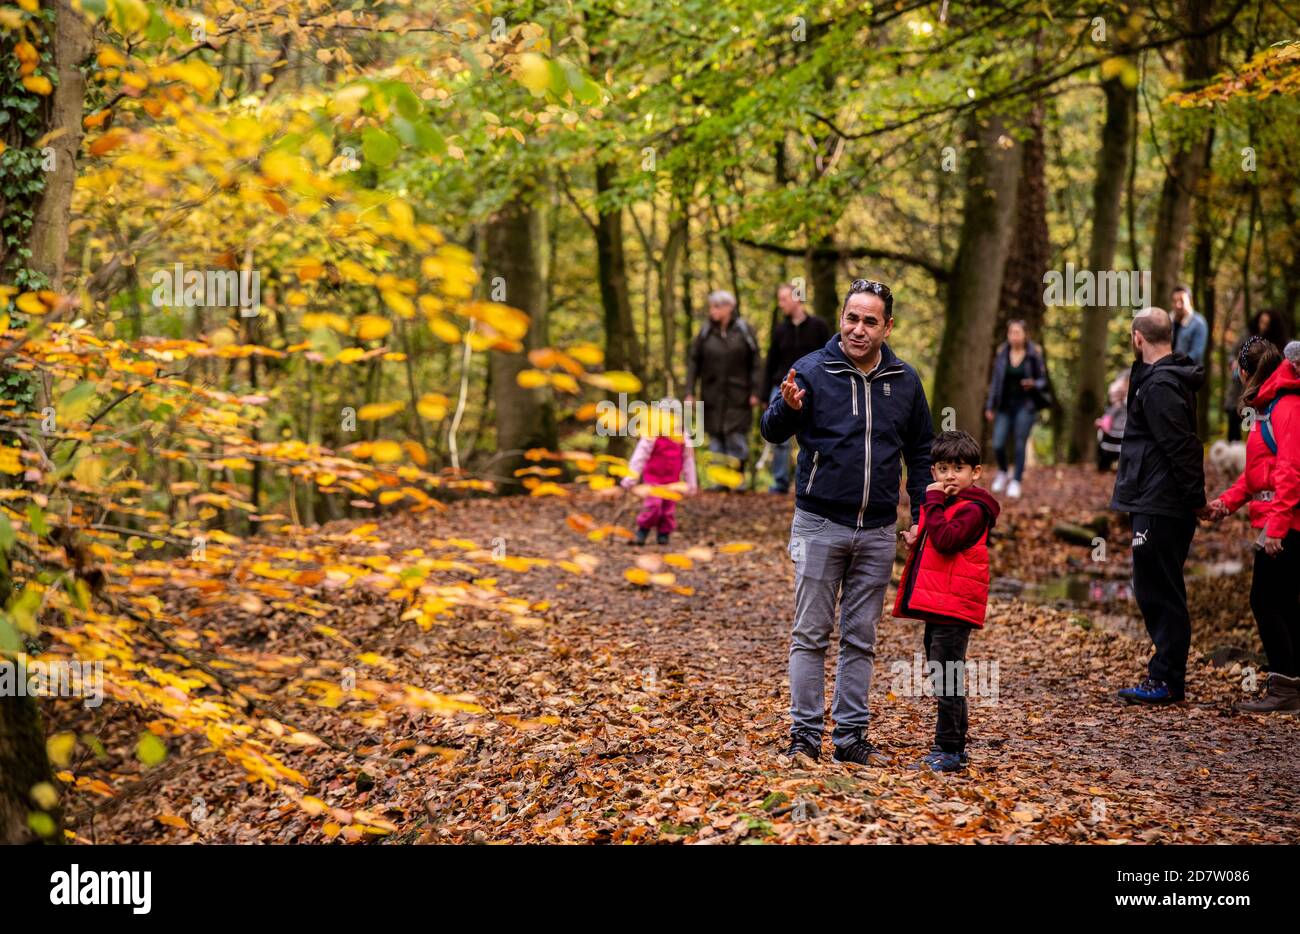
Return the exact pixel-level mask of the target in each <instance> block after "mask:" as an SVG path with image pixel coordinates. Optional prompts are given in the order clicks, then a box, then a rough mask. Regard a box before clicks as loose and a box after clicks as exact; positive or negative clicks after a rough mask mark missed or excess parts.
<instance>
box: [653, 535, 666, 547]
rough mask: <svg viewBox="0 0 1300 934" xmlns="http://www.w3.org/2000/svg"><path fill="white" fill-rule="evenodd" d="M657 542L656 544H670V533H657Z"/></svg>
mask: <svg viewBox="0 0 1300 934" xmlns="http://www.w3.org/2000/svg"><path fill="white" fill-rule="evenodd" d="M655 543H656V544H659V545H667V544H668V533H667V532H660V533H659V534H658V535H656V536H655Z"/></svg>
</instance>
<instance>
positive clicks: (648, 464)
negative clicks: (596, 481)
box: [622, 423, 699, 545]
mask: <svg viewBox="0 0 1300 934" xmlns="http://www.w3.org/2000/svg"><path fill="white" fill-rule="evenodd" d="M628 469H629V470H630V471H631V473H630V474H629V475H628V476H626V477H624V478H623V481H622V486H623V489H625V490H630V489H632V487H634V486H636V484H637V479H636V478H637V476H640V478H641V482H642V483H645V484H649V485H651V486H667V485H669V484H673V483H678V482H679V481H682V480H685V481H686V493H687V495H689V496H694V495H695V493H696V492H697V491H698V489H699V486H698V484H697V483H696V479H695V453H694V449H693V448H692V447H691V446H690V445H688V444H687V443H686V441H685V439H684V438H683V437H682V436H681V435H680V434H679V433H678V432H677V426H676V425H675V424H673V425H671V426H669V425H667V424H666V423H665V430H664V433H662V434H661V433H659V431H658V430H657V429H656V428H652V429H651V431H650V432H649V435H648V436H647V437H644V438H642V439H641V440H640V441H638V442H637V445H636V450H635V451H633V452H632V460H630V461H629V462H628ZM676 528H677V502H676V501H675V500H671V499H665V498H664V497H662V496H647V497H646V498H645V502H644V503H643V504H642V506H641V512H639V513H638V514H637V517H636V538H635V539H634V542H635V544H637V545H644V544H645V541H646V537H647V536H649V534H650V530H651V529H654V530H656V532H657V533H658V535H657V536H656V538H655V541H656V542H658V544H660V545H666V544H668V536H669V535H670V534H672V532H673V530H674V529H676Z"/></svg>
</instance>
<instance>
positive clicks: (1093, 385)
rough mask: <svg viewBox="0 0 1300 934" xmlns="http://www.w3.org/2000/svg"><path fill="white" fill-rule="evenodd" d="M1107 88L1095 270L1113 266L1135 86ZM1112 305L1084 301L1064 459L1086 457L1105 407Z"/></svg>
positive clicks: (1095, 188) (1117, 82) (1117, 81)
mask: <svg viewBox="0 0 1300 934" xmlns="http://www.w3.org/2000/svg"><path fill="white" fill-rule="evenodd" d="M1102 90H1103V91H1104V92H1105V94H1106V122H1105V123H1104V124H1103V125H1102V130H1101V149H1100V151H1099V152H1098V153H1097V168H1096V172H1095V174H1094V176H1093V182H1092V233H1091V237H1092V239H1091V242H1090V243H1089V245H1088V268H1089V269H1091V270H1092V271H1093V272H1094V273H1097V272H1100V271H1102V270H1106V269H1110V268H1112V265H1113V264H1114V262H1115V252H1116V248H1117V246H1118V243H1119V221H1120V204H1121V200H1122V198H1123V194H1124V179H1125V169H1126V168H1127V163H1128V150H1129V145H1130V143H1131V136H1132V133H1133V120H1132V114H1133V101H1134V99H1135V98H1136V97H1137V91H1136V89H1135V88H1130V87H1127V86H1126V85H1125V84H1124V82H1123V80H1122V79H1121V78H1120V77H1114V78H1110V79H1108V80H1107V81H1104V82H1103V83H1102ZM1115 312H1116V309H1114V308H1102V307H1099V306H1096V305H1089V306H1086V307H1084V308H1083V320H1082V323H1081V326H1080V329H1079V365H1078V379H1077V385H1078V393H1077V395H1076V401H1075V408H1074V422H1073V424H1072V425H1071V430H1070V450H1069V459H1070V462H1071V463H1076V464H1077V463H1080V462H1081V461H1083V460H1085V459H1087V458H1088V457H1089V456H1090V455H1091V453H1092V450H1093V445H1094V443H1095V441H1096V427H1095V425H1094V421H1095V419H1096V418H1097V416H1098V415H1100V414H1101V412H1102V410H1103V409H1104V408H1105V407H1106V401H1107V400H1106V377H1107V375H1108V373H1107V369H1108V366H1109V359H1110V354H1109V349H1110V346H1109V345H1110V341H1109V325H1110V318H1111V315H1112V314H1114V313H1115Z"/></svg>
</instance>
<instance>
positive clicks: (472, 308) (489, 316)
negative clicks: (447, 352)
mask: <svg viewBox="0 0 1300 934" xmlns="http://www.w3.org/2000/svg"><path fill="white" fill-rule="evenodd" d="M464 311H465V314H467V315H469V316H470V317H471V318H474V319H476V320H478V321H482V322H483V323H484V324H486V325H488V326H489V327H491V328H492V330H494V331H496V332H497V333H498V334H500V335H501V336H502V337H504V338H506V339H507V340H516V341H517V340H520V339H522V338H523V336H524V335H525V334H527V333H528V315H526V314H524V313H523V312H522V311H520V310H519V309H518V308H511V307H510V306H509V305H502V304H500V303H499V302H473V303H471V304H468V305H466V306H465V309H464Z"/></svg>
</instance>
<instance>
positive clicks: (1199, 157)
mask: <svg viewBox="0 0 1300 934" xmlns="http://www.w3.org/2000/svg"><path fill="white" fill-rule="evenodd" d="M1213 5H1214V0H1186V2H1185V5H1184V19H1185V23H1184V25H1185V27H1186V28H1187V29H1188V30H1189V31H1199V30H1203V29H1205V28H1206V27H1207V26H1208V25H1209V23H1210V19H1211V14H1212V12H1213V11H1212V7H1213ZM1218 41H1219V40H1218V34H1217V33H1216V34H1212V35H1208V36H1201V37H1197V38H1191V39H1188V40H1187V41H1186V43H1185V44H1184V46H1183V54H1184V65H1183V79H1184V80H1183V90H1192V89H1195V88H1197V87H1199V86H1201V85H1203V84H1204V83H1205V82H1206V81H1208V80H1209V79H1210V78H1211V77H1212V76H1213V75H1214V71H1215V68H1216V67H1217V65H1218V58H1219V56H1218ZM1208 155H1209V134H1208V132H1199V133H1197V134H1196V135H1195V137H1194V138H1192V139H1191V140H1190V141H1184V142H1181V143H1180V144H1179V145H1178V148H1177V149H1175V150H1174V151H1173V152H1172V153H1171V154H1170V157H1169V163H1168V167H1167V169H1166V172H1165V181H1164V185H1163V187H1162V188H1161V190H1160V206H1159V208H1158V210H1157V212H1156V229H1155V244H1154V247H1153V250H1152V256H1151V280H1152V289H1153V292H1154V295H1153V296H1152V301H1153V302H1154V303H1155V304H1157V305H1159V306H1161V307H1166V306H1167V304H1168V302H1169V298H1170V295H1171V294H1172V293H1173V290H1174V287H1175V286H1176V285H1178V283H1179V281H1180V279H1181V278H1182V272H1183V252H1184V247H1185V243H1186V235H1187V227H1188V224H1189V222H1190V220H1191V210H1192V195H1193V194H1194V193H1195V191H1196V187H1197V185H1198V184H1199V183H1200V180H1201V176H1202V175H1203V174H1204V172H1205V169H1206V166H1207V164H1208V163H1207V157H1208Z"/></svg>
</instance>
